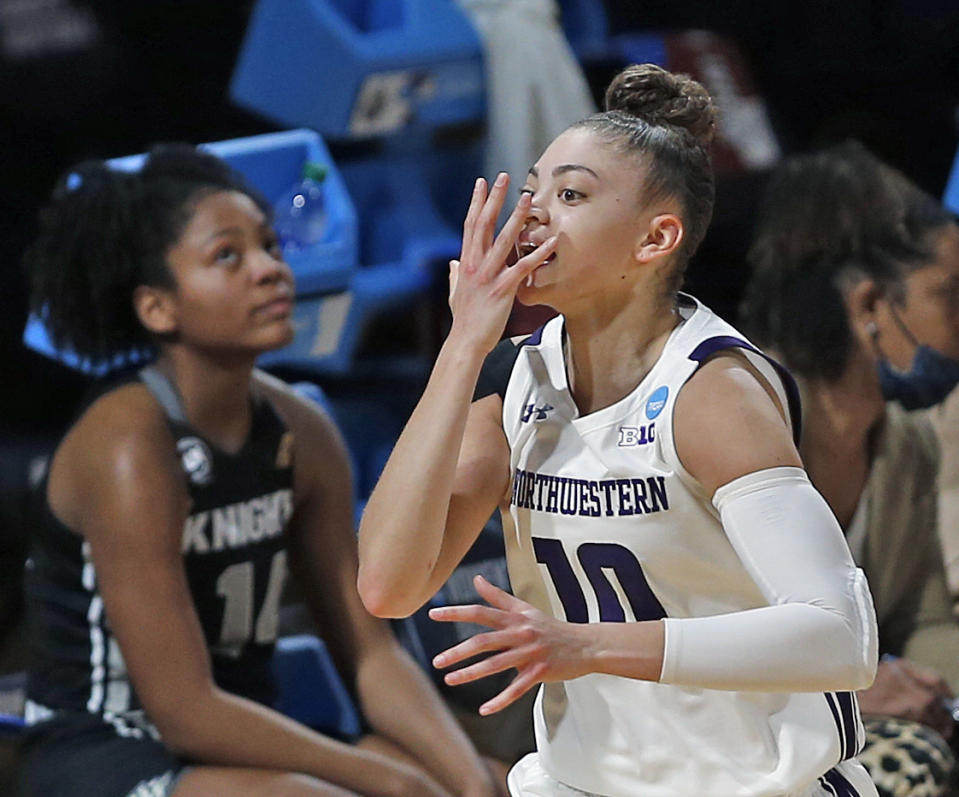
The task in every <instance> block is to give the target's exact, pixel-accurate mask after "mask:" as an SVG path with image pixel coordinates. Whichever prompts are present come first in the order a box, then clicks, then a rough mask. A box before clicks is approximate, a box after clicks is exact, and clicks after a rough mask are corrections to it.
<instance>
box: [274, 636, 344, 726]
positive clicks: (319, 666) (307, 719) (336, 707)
mask: <svg viewBox="0 0 959 797" xmlns="http://www.w3.org/2000/svg"><path fill="white" fill-rule="evenodd" d="M273 674H274V676H275V677H276V680H277V686H278V687H279V695H278V697H277V699H276V701H275V702H274V704H273V707H274V708H275V709H276V710H277V711H279V712H281V713H283V714H285V715H286V716H288V717H290V718H291V719H295V720H297V721H298V722H301V723H303V724H304V725H308V726H309V727H311V728H314V729H316V730H318V731H321V732H323V733H328V734H331V735H334V736H338V737H340V738H353V737H355V736H357V735H359V734H360V732H361V727H362V726H361V723H360V715H359V712H358V711H357V710H356V706H355V705H354V703H353V699H352V698H351V697H350V693H349V691H348V690H347V688H346V686H345V685H344V683H343V680H342V679H341V678H340V674H339V673H338V672H337V670H336V667H335V666H334V664H333V660H332V658H331V657H330V654H329V652H328V651H327V649H326V645H325V644H324V642H323V640H322V639H320V638H319V637H316V636H313V635H312V634H298V635H296V636H287V637H281V638H280V639H278V640H277V642H276V652H275V653H274V655H273Z"/></svg>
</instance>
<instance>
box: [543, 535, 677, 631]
mask: <svg viewBox="0 0 959 797" xmlns="http://www.w3.org/2000/svg"><path fill="white" fill-rule="evenodd" d="M533 551H534V553H535V554H536V561H537V562H540V563H541V564H544V565H546V570H547V571H548V572H549V576H550V578H551V579H552V581H553V585H554V586H555V587H556V594H557V595H558V596H559V600H560V603H562V604H563V611H564V612H565V613H566V619H567V620H568V621H569V622H571V623H585V622H588V620H589V616H588V611H587V608H586V598H585V596H584V595H583V590H582V587H581V586H580V583H579V581H578V580H577V579H576V574H575V573H574V572H573V567H572V565H571V564H570V562H569V559H567V557H566V552H565V551H564V550H563V544H562V543H561V542H560V541H559V540H554V539H545V538H543V537H533ZM576 558H577V559H579V563H580V564H581V565H582V566H583V572H585V573H586V578H587V579H589V583H590V586H591V587H592V588H593V592H594V593H596V602H597V603H598V604H599V619H600V621H601V622H612V623H616V622H619V623H622V622H625V621H626V611H625V608H624V607H623V605H622V602H621V601H620V598H619V595H618V594H617V592H616V590H615V589H613V585H612V584H611V583H610V580H609V578H608V577H607V576H606V574H605V573H604V572H603V570H604V569H609V570H612V571H613V573H615V574H616V578H617V580H618V581H619V583H620V586H622V588H623V593H624V594H625V595H626V599H627V600H628V601H629V607H630V609H632V613H633V617H635V618H636V619H637V620H659V619H661V618H663V617H665V616H666V611H665V610H664V609H663V605H662V604H661V603H660V602H659V600H658V599H657V598H656V596H655V595H654V594H653V591H652V590H651V589H650V587H649V583H648V582H647V581H646V576H645V574H644V573H643V568H642V566H641V565H640V563H639V560H638V559H637V558H636V557H635V556H634V555H633V552H632V551H630V550H629V549H628V548H624V547H623V546H622V545H617V544H616V543H612V542H584V543H583V544H582V545H580V546H579V548H577V549H576Z"/></svg>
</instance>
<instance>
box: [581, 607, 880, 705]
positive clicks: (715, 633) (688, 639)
mask: <svg viewBox="0 0 959 797" xmlns="http://www.w3.org/2000/svg"><path fill="white" fill-rule="evenodd" d="M580 633H583V634H584V635H585V637H586V640H585V643H584V645H583V650H584V652H585V656H586V657H587V661H588V666H587V669H588V670H589V671H591V672H602V673H606V674H609V675H619V676H623V677H627V678H637V679H641V680H649V681H660V680H661V681H662V682H663V683H671V684H677V685H681V686H693V687H697V688H704V689H727V690H737V691H747V690H757V691H789V692H807V691H816V692H818V691H845V690H849V691H854V690H857V689H862V688H864V687H865V686H868V685H869V683H871V681H872V676H873V673H874V670H873V669H871V668H870V667H869V666H867V665H866V664H864V663H863V661H864V657H863V653H862V651H861V650H859V649H858V644H859V642H858V639H857V636H856V634H855V633H853V632H852V631H851V630H850V629H849V628H848V625H847V623H846V621H845V619H844V618H842V617H840V616H839V615H837V614H835V613H834V612H831V611H829V610H827V609H823V608H820V607H817V606H812V605H809V604H805V603H788V604H781V605H778V606H767V607H763V608H759V609H752V610H749V611H743V612H732V613H730V614H723V615H714V616H711V617H697V618H683V619H675V618H667V619H666V620H664V621H662V622H659V621H652V622H641V623H627V624H624V623H595V624H588V625H584V626H582V630H580ZM823 651H829V655H828V656H826V655H824V653H823Z"/></svg>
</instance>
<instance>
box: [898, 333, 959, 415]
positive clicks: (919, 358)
mask: <svg viewBox="0 0 959 797" xmlns="http://www.w3.org/2000/svg"><path fill="white" fill-rule="evenodd" d="M957 384H959V361H957V360H953V359H952V358H950V357H946V355H944V354H940V353H939V352H938V351H936V350H935V349H933V348H932V347H931V346H926V345H925V344H923V343H920V344H919V345H918V346H917V347H916V353H915V355H914V356H913V358H912V365H911V366H910V368H909V370H908V371H906V372H902V371H897V370H896V369H895V368H893V367H892V366H891V365H890V364H889V361H888V360H886V359H885V358H883V359H880V360H879V386H880V388H881V389H882V395H883V397H884V398H885V399H886V401H898V402H899V403H900V404H902V406H903V407H905V408H906V409H907V410H922V409H926V408H927V407H932V406H934V405H936V404H938V403H939V402H941V401H942V400H943V399H945V398H946V396H948V395H949V394H950V393H951V392H952V389H953V388H954V387H955V386H956V385H957Z"/></svg>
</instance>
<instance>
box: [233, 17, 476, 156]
mask: <svg viewBox="0 0 959 797" xmlns="http://www.w3.org/2000/svg"><path fill="white" fill-rule="evenodd" d="M230 94H231V96H232V98H233V99H234V100H235V101H236V102H237V103H238V104H239V105H242V106H244V107H246V108H248V109H249V110H252V111H254V112H257V113H260V114H262V115H264V116H266V117H268V118H269V119H272V120H273V121H275V122H277V123H278V124H280V125H282V126H306V127H311V128H313V129H314V130H317V131H319V132H320V133H321V134H323V135H324V136H326V137H327V138H365V137H368V136H377V135H382V134H384V133H394V132H398V131H411V130H416V129H432V128H434V127H436V126H440V125H447V124H454V123H461V122H464V121H471V120H476V119H479V118H481V117H482V115H483V112H484V108H485V96H484V84H483V63H482V51H481V48H480V42H479V38H478V37H477V35H476V32H475V31H474V30H473V28H472V26H471V24H470V23H469V21H468V19H467V18H466V16H465V15H464V14H463V12H462V11H460V9H459V8H458V7H457V6H456V3H454V2H452V0H260V1H259V2H258V3H257V4H256V7H255V8H254V10H253V13H252V15H251V17H250V22H249V25H248V27H247V32H246V37H245V39H244V42H243V45H242V48H241V50H240V54H239V57H238V59H237V64H236V67H235V70H234V73H233V78H232V82H231V86H230Z"/></svg>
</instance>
